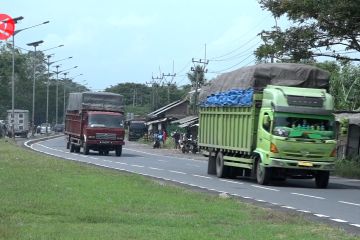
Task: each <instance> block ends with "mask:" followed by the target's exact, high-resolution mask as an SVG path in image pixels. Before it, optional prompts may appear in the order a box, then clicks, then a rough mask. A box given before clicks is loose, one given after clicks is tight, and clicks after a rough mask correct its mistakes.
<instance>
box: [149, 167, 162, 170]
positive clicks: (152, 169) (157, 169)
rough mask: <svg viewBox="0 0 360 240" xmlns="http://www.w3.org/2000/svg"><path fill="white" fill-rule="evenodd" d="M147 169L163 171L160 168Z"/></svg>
mask: <svg viewBox="0 0 360 240" xmlns="http://www.w3.org/2000/svg"><path fill="white" fill-rule="evenodd" d="M149 168H150V169H152V170H158V171H164V169H161V168H156V167H149Z"/></svg>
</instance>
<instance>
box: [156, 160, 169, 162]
mask: <svg viewBox="0 0 360 240" xmlns="http://www.w3.org/2000/svg"><path fill="white" fill-rule="evenodd" d="M157 161H158V162H169V161H166V160H157Z"/></svg>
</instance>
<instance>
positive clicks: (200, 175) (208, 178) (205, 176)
mask: <svg viewBox="0 0 360 240" xmlns="http://www.w3.org/2000/svg"><path fill="white" fill-rule="evenodd" d="M193 176H194V177H200V178H206V179H211V177H206V176H201V175H196V174H193Z"/></svg>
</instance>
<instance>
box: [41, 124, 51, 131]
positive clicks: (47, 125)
mask: <svg viewBox="0 0 360 240" xmlns="http://www.w3.org/2000/svg"><path fill="white" fill-rule="evenodd" d="M46 129H47V130H46ZM50 132H51V126H50V124H46V123H43V124H41V126H40V133H41V134H46V133H50Z"/></svg>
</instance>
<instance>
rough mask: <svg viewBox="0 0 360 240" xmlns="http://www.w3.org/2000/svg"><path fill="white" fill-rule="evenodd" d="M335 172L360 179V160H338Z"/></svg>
mask: <svg viewBox="0 0 360 240" xmlns="http://www.w3.org/2000/svg"><path fill="white" fill-rule="evenodd" d="M334 174H335V175H337V176H341V177H348V178H357V179H360V161H356V160H346V159H344V160H337V161H336V164H335V173H334Z"/></svg>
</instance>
